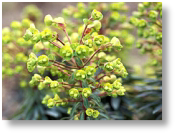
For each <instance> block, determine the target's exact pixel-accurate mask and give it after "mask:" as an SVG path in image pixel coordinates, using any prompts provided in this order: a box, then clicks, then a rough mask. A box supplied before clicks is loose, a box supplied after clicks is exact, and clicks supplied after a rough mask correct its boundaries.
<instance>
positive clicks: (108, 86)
mask: <svg viewBox="0 0 176 134" xmlns="http://www.w3.org/2000/svg"><path fill="white" fill-rule="evenodd" d="M103 88H104V90H105V91H107V92H112V90H113V85H112V84H110V83H105V84H104V85H103Z"/></svg>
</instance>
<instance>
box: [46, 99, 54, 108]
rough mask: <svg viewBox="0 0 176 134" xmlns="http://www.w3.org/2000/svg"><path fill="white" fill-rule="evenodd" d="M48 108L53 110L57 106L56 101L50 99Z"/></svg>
mask: <svg viewBox="0 0 176 134" xmlns="http://www.w3.org/2000/svg"><path fill="white" fill-rule="evenodd" d="M47 106H48V108H53V107H54V106H55V102H54V99H52V98H50V99H49V100H48V104H47Z"/></svg>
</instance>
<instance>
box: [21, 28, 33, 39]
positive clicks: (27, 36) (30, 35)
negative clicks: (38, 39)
mask: <svg viewBox="0 0 176 134" xmlns="http://www.w3.org/2000/svg"><path fill="white" fill-rule="evenodd" d="M32 36H33V35H32V32H31V31H30V30H29V29H28V30H26V33H25V34H24V36H23V38H24V39H25V40H26V41H28V40H30V39H31V38H32Z"/></svg>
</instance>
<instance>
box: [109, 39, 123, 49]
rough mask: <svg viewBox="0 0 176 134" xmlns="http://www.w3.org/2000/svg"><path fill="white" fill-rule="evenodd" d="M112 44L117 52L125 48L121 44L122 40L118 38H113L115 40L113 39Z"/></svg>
mask: <svg viewBox="0 0 176 134" xmlns="http://www.w3.org/2000/svg"><path fill="white" fill-rule="evenodd" d="M110 43H111V44H112V46H113V47H115V48H116V49H117V50H121V49H122V48H123V46H122V45H121V43H120V40H119V39H118V38H116V37H113V38H112V39H111V42H110Z"/></svg>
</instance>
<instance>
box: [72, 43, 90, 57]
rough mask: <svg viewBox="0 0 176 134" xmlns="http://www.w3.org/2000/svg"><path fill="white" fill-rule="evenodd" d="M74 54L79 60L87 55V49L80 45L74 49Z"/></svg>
mask: <svg viewBox="0 0 176 134" xmlns="http://www.w3.org/2000/svg"><path fill="white" fill-rule="evenodd" d="M75 52H76V55H77V56H78V57H79V58H85V57H87V56H88V55H89V47H87V46H85V45H80V46H78V47H77V48H76V50H75Z"/></svg>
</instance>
